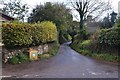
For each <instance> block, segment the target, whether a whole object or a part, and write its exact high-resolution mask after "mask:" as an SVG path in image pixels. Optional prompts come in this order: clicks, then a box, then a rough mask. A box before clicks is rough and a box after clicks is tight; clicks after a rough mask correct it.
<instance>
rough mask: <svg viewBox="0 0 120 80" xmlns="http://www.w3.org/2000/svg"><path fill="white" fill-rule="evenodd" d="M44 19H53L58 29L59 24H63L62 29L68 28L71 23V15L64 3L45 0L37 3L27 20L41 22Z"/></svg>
mask: <svg viewBox="0 0 120 80" xmlns="http://www.w3.org/2000/svg"><path fill="white" fill-rule="evenodd" d="M45 20H47V21H53V22H54V23H55V24H56V26H57V29H58V31H59V30H60V27H61V26H64V29H69V27H70V25H71V23H72V15H71V14H70V10H69V9H67V8H66V6H65V5H64V4H58V3H50V2H46V3H45V4H44V5H37V6H36V8H35V9H33V12H32V13H31V16H30V17H29V18H28V22H38V21H40V22H41V21H45Z"/></svg>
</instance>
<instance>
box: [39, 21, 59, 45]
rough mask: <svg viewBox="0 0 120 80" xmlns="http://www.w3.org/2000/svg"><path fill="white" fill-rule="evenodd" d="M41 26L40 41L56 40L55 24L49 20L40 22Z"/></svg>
mask: <svg viewBox="0 0 120 80" xmlns="http://www.w3.org/2000/svg"><path fill="white" fill-rule="evenodd" d="M40 26H41V33H42V34H41V42H44V43H45V42H50V41H56V40H57V29H56V26H55V24H53V23H52V22H49V21H44V22H41V23H40Z"/></svg>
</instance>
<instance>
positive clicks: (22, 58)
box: [8, 53, 28, 64]
mask: <svg viewBox="0 0 120 80" xmlns="http://www.w3.org/2000/svg"><path fill="white" fill-rule="evenodd" d="M8 61H9V62H10V63H11V64H19V63H25V62H26V61H28V56H27V55H25V54H23V53H18V54H17V55H14V56H13V57H11V58H9V60H8Z"/></svg>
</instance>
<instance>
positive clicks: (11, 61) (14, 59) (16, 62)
mask: <svg viewBox="0 0 120 80" xmlns="http://www.w3.org/2000/svg"><path fill="white" fill-rule="evenodd" d="M8 61H9V62H10V63H11V64H18V63H19V59H18V57H17V56H13V57H12V58H9V60H8Z"/></svg>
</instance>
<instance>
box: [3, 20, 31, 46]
mask: <svg viewBox="0 0 120 80" xmlns="http://www.w3.org/2000/svg"><path fill="white" fill-rule="evenodd" d="M2 27H3V29H2V39H3V43H4V44H5V46H7V47H10V48H11V47H16V46H28V45H30V44H31V43H32V37H31V35H30V32H29V29H30V25H29V24H27V23H22V22H13V23H9V22H7V23H3V24H2Z"/></svg>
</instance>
